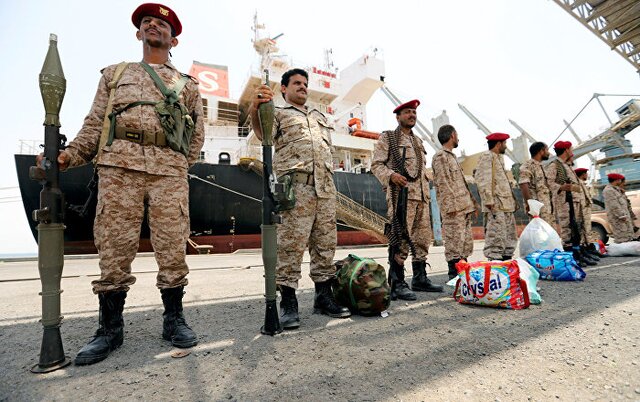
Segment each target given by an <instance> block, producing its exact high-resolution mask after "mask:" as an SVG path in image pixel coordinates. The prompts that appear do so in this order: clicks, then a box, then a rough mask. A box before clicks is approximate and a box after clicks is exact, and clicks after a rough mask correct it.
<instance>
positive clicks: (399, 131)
mask: <svg viewBox="0 0 640 402" xmlns="http://www.w3.org/2000/svg"><path fill="white" fill-rule="evenodd" d="M419 104H420V101H418V100H417V99H416V100H413V101H410V102H407V103H404V104H402V105H400V106H398V107H396V108H395V110H394V111H393V112H394V113H395V114H396V120H397V121H398V127H397V128H396V129H395V131H385V132H383V133H382V135H381V136H380V139H379V140H378V142H377V143H376V145H375V147H374V150H373V161H372V162H371V171H372V172H373V174H374V175H375V176H376V177H377V178H378V180H380V183H382V186H383V189H384V190H385V191H386V193H387V211H388V215H389V220H390V221H391V226H390V231H389V232H388V236H389V246H390V247H389V248H390V251H389V282H390V285H391V300H396V299H403V300H416V295H415V293H413V291H421V292H441V291H442V286H436V285H434V284H432V283H431V280H430V279H429V278H427V272H426V265H427V255H428V254H429V244H430V243H431V241H432V238H433V231H432V229H431V216H430V205H429V200H430V198H431V197H430V193H429V179H428V178H427V169H426V167H425V164H426V162H425V155H426V151H425V150H424V146H423V145H422V141H421V140H419V139H418V137H416V135H415V134H413V131H412V130H411V129H412V128H413V126H414V125H415V124H416V120H417V114H416V108H417V107H418V105H419ZM402 148H404V149H405V150H406V160H405V161H404V164H403V163H402V151H401V149H402ZM402 187H406V188H407V189H408V201H407V206H406V222H399V221H398V219H397V214H396V207H397V202H398V197H399V192H400V188H402ZM410 249H411V252H412V256H413V260H412V263H411V264H412V267H413V279H412V281H411V290H410V289H409V285H408V284H407V283H406V282H405V280H404V262H405V260H406V259H407V256H408V255H409V250H410ZM412 290H413V291H412Z"/></svg>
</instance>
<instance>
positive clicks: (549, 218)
mask: <svg viewBox="0 0 640 402" xmlns="http://www.w3.org/2000/svg"><path fill="white" fill-rule="evenodd" d="M541 198H542V199H540V200H538V201H540V202H541V203H543V204H544V206H543V207H542V209H540V217H541V218H542V219H543V220H544V221H545V222H547V223H548V224H549V225H551V227H553V228H555V225H556V217H555V216H554V214H553V212H551V211H552V210H553V207H552V205H551V197H548V198H545V197H541Z"/></svg>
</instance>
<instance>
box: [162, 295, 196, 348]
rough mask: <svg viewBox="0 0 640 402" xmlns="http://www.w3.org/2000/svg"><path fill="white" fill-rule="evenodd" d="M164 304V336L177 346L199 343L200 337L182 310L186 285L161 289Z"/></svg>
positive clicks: (183, 346)
mask: <svg viewBox="0 0 640 402" xmlns="http://www.w3.org/2000/svg"><path fill="white" fill-rule="evenodd" d="M160 293H161V294H162V303H163V304H164V313H163V314H162V316H163V318H164V320H163V323H162V338H163V339H165V340H167V341H171V344H172V345H173V346H175V347H177V348H190V347H192V346H196V345H197V344H198V337H197V336H196V333H195V332H193V330H192V329H191V327H189V325H188V324H187V321H186V319H185V318H184V313H183V311H182V297H183V296H184V286H179V287H177V288H170V289H161V290H160Z"/></svg>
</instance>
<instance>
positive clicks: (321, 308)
mask: <svg viewBox="0 0 640 402" xmlns="http://www.w3.org/2000/svg"><path fill="white" fill-rule="evenodd" d="M313 312H314V313H315V314H325V315H328V316H329V317H333V318H347V317H351V312H350V311H349V309H348V308H346V307H343V306H341V305H339V304H338V302H336V299H335V298H334V297H333V291H332V290H331V282H330V281H326V282H316V296H315V300H314V302H313Z"/></svg>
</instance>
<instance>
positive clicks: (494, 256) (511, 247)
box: [483, 211, 518, 260]
mask: <svg viewBox="0 0 640 402" xmlns="http://www.w3.org/2000/svg"><path fill="white" fill-rule="evenodd" d="M517 243H518V237H517V235H516V220H515V215H514V213H513V212H502V211H498V212H495V213H492V212H485V213H484V249H483V252H484V256H485V257H487V258H488V259H489V260H501V259H502V258H503V257H509V258H511V257H512V256H513V253H514V251H515V249H516V244H517Z"/></svg>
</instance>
